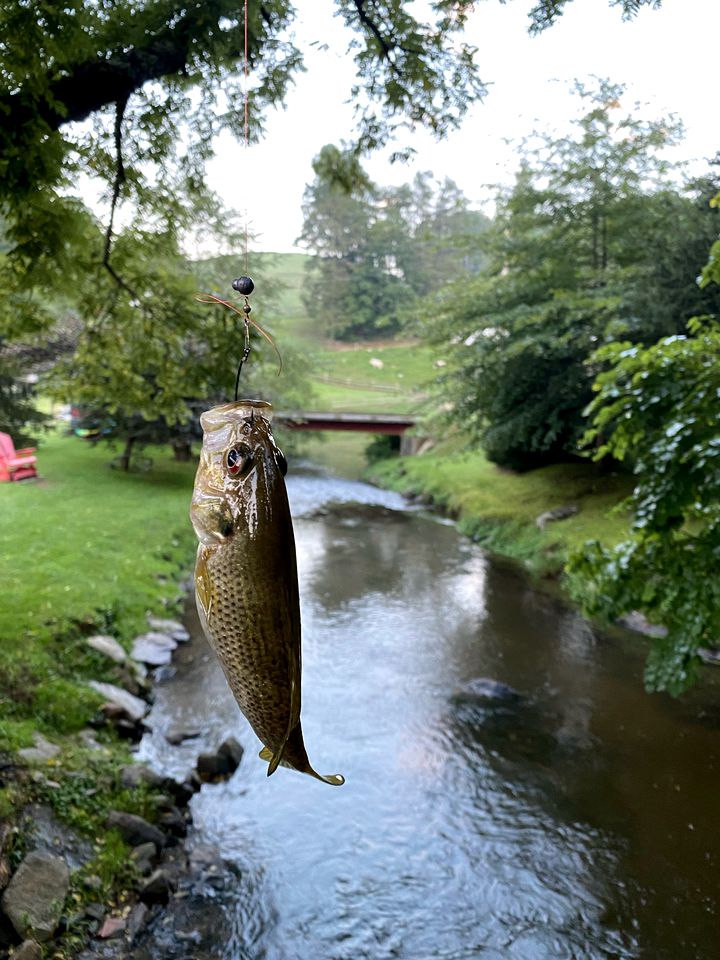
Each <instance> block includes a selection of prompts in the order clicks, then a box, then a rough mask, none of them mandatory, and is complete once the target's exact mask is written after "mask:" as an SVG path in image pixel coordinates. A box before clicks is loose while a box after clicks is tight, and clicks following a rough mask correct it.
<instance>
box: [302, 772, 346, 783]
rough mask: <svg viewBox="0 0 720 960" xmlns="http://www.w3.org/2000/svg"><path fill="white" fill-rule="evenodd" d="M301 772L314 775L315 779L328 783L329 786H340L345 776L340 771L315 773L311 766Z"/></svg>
mask: <svg viewBox="0 0 720 960" xmlns="http://www.w3.org/2000/svg"><path fill="white" fill-rule="evenodd" d="M301 772H302V773H307V774H308V775H309V776H311V777H315V779H316V780H322V782H323V783H329V784H330V786H331V787H341V786H342V785H343V784H344V783H345V777H344V776H343V775H342V774H341V773H326V774H322V773H317V772H316V771H315V770H313V768H312V767H308V769H307V770H302V771H301Z"/></svg>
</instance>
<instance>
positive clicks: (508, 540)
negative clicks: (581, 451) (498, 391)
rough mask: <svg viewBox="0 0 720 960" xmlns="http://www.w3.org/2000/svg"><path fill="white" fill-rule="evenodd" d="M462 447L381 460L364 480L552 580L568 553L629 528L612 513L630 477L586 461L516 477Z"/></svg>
mask: <svg viewBox="0 0 720 960" xmlns="http://www.w3.org/2000/svg"><path fill="white" fill-rule="evenodd" d="M464 447H465V442H464V441H463V440H462V439H461V438H455V439H453V440H450V441H446V442H445V443H444V444H441V445H439V446H438V447H436V448H435V449H434V450H433V451H432V452H430V453H427V454H425V455H423V456H418V457H403V458H397V459H393V460H384V461H381V462H380V463H377V464H375V465H374V466H372V467H371V468H369V469H368V471H367V476H368V477H369V479H370V480H372V481H373V482H374V483H378V484H380V485H382V486H387V487H391V488H392V489H394V490H398V491H400V492H401V493H404V494H409V495H417V496H421V497H424V498H426V499H427V500H428V501H429V502H432V503H433V504H435V505H436V506H438V507H440V508H441V509H442V510H444V511H445V512H446V513H448V514H449V515H450V516H452V517H454V518H456V519H457V521H458V526H459V528H460V530H461V531H462V532H463V533H465V534H467V535H468V536H471V537H472V538H473V539H474V540H475V541H477V542H478V543H480V544H482V545H483V546H484V547H485V548H486V549H488V550H490V551H492V552H493V553H497V554H499V555H502V556H505V557H510V558H512V559H514V560H517V561H520V562H521V563H522V564H523V565H524V566H525V567H526V568H527V569H528V570H530V572H531V573H533V574H534V575H536V576H542V577H548V576H552V577H555V576H558V575H559V574H560V573H561V572H562V569H563V565H564V563H565V560H566V558H567V555H568V553H569V551H570V550H572V549H573V548H575V547H579V546H582V544H583V543H584V542H585V541H586V540H590V539H595V538H596V539H600V540H602V541H603V542H605V543H613V542H615V541H617V540H619V539H620V538H621V537H622V536H623V534H624V533H625V531H626V530H627V517H626V516H624V515H622V514H621V513H616V512H615V513H614V512H613V508H614V507H615V506H616V505H617V504H618V503H619V502H620V501H621V500H622V499H623V497H625V496H626V495H627V494H628V493H629V490H630V483H631V479H630V478H629V477H627V476H623V475H618V474H608V473H601V472H599V471H598V469H597V468H596V467H595V466H594V465H593V464H590V463H573V464H556V465H554V466H551V467H545V468H542V469H540V470H533V471H531V472H529V473H524V474H517V473H512V472H510V471H507V470H502V469H500V468H499V467H497V466H495V465H494V464H492V463H490V462H489V461H488V460H487V459H486V457H485V456H484V455H483V454H482V452H481V451H477V450H472V451H467V450H466V449H464ZM569 505H573V506H575V507H577V508H578V512H577V514H575V515H574V516H571V517H568V518H566V519H564V520H560V521H556V522H549V523H547V524H546V525H545V527H544V529H542V530H541V529H539V528H538V526H537V524H536V519H537V518H538V516H539V515H540V514H542V513H545V512H546V511H549V510H553V509H555V508H557V507H563V506H569Z"/></svg>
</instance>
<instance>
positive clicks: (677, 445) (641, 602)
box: [571, 318, 720, 694]
mask: <svg viewBox="0 0 720 960" xmlns="http://www.w3.org/2000/svg"><path fill="white" fill-rule="evenodd" d="M596 360H597V362H598V363H609V364H610V367H609V369H607V370H605V371H603V372H602V373H601V374H600V375H599V376H598V378H597V382H596V385H595V389H596V391H597V396H596V397H595V399H594V400H593V402H592V404H591V405H590V409H589V413H590V415H591V416H592V417H593V426H592V428H591V429H590V431H589V432H588V435H587V440H588V443H594V444H596V445H597V449H596V452H595V458H596V459H599V458H600V457H603V456H605V455H606V454H608V453H609V454H611V455H612V456H614V457H616V458H617V459H618V460H623V461H626V462H628V463H630V464H631V465H632V468H633V470H634V473H635V480H636V483H635V488H634V490H633V493H632V495H631V496H630V497H629V498H628V500H627V502H626V506H628V507H629V508H632V510H633V512H634V520H633V524H632V529H631V533H630V536H629V538H628V539H626V540H624V541H623V542H622V543H620V544H619V545H617V546H616V547H615V548H613V549H608V548H607V547H603V546H601V545H600V544H598V543H597V542H592V543H590V544H588V545H587V546H586V547H585V548H584V549H583V550H582V551H579V552H578V553H576V555H575V557H574V558H573V561H572V564H571V573H572V574H573V576H574V583H575V592H576V595H577V597H578V598H579V599H580V600H581V601H582V602H583V604H584V606H585V608H586V609H587V610H588V612H589V613H591V614H598V615H602V616H604V617H607V618H609V619H615V618H617V617H618V616H620V615H622V614H624V613H627V612H628V611H631V610H641V611H642V612H643V613H645V614H646V615H647V617H648V618H649V619H650V620H651V621H652V622H654V623H657V624H661V625H663V626H664V627H666V628H667V636H666V637H662V638H660V639H658V640H656V641H655V642H654V646H653V650H652V653H651V655H650V657H649V660H648V664H647V670H646V683H647V686H648V688H649V689H650V690H669V691H670V692H671V693H673V694H678V693H680V692H681V691H682V690H684V689H685V688H686V687H688V686H689V685H690V684H691V683H692V682H693V681H694V680H695V679H697V666H698V663H699V659H698V649H699V648H700V647H703V646H713V645H715V644H716V643H717V642H718V634H717V624H718V619H719V617H720V585H719V584H718V581H717V578H716V577H715V576H714V575H712V572H713V571H715V570H716V568H717V564H718V558H719V557H720V427H719V426H718V420H717V401H718V398H719V397H720V325H719V324H718V322H717V320H715V319H711V318H704V319H703V318H701V319H696V320H692V321H691V322H690V324H689V328H688V334H687V335H685V336H673V337H666V338H664V339H662V340H660V341H659V342H658V343H656V344H654V345H653V346H650V347H647V348H643V347H641V346H639V345H637V344H631V343H619V344H611V345H608V346H605V347H604V348H603V349H601V350H600V351H598V354H597V357H596Z"/></svg>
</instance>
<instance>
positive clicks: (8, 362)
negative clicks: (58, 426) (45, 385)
mask: <svg viewBox="0 0 720 960" xmlns="http://www.w3.org/2000/svg"><path fill="white" fill-rule="evenodd" d="M46 420H47V418H46V417H45V416H44V415H43V414H42V413H40V411H38V409H37V407H36V405H35V397H34V388H33V385H32V384H31V383H29V382H28V380H27V379H26V378H25V379H23V378H21V377H20V376H19V371H18V368H17V365H16V363H15V361H14V359H13V357H12V356H10V355H9V354H8V351H7V350H6V348H5V347H4V345H3V342H2V339H0V431H2V432H3V433H9V434H10V436H11V437H12V438H13V442H14V444H15V446H16V447H22V446H24V445H26V444H29V443H36V442H37V439H36V437H35V436H33V433H34V431H36V430H38V429H40V428H41V427H42V426H44V424H45V423H46Z"/></svg>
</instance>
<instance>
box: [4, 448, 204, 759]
mask: <svg viewBox="0 0 720 960" xmlns="http://www.w3.org/2000/svg"><path fill="white" fill-rule="evenodd" d="M150 453H151V455H152V456H153V457H154V458H155V466H154V468H153V469H152V471H150V472H149V473H147V474H123V473H120V472H118V471H115V470H111V469H110V468H109V467H108V466H107V464H108V461H109V460H110V458H111V452H110V451H109V450H108V449H107V448H106V447H98V448H93V447H91V446H90V445H89V444H88V443H87V442H85V441H82V440H79V439H77V438H75V437H66V436H59V435H51V436H50V437H48V438H47V439H46V440H45V441H44V442H43V443H42V445H41V446H40V449H39V451H38V467H39V472H40V474H41V476H42V479H41V480H40V481H37V482H23V483H18V484H2V485H0V551H1V552H0V581H2V584H3V604H2V608H1V609H0V647H1V649H2V656H3V671H2V674H1V678H0V739H3V737H2V734H3V733H5V735H6V736H9V737H10V739H11V740H13V739H15V738H14V737H13V736H10V735H11V734H12V733H13V732H14V733H15V734H16V735H18V736H19V738H20V739H22V740H25V741H26V740H27V739H28V736H29V731H30V730H31V729H32V727H33V725H35V726H36V727H40V728H41V729H43V728H47V729H48V730H50V731H58V730H59V731H66V732H70V731H72V730H74V729H77V728H78V727H80V726H82V725H84V724H85V723H86V722H87V718H88V716H89V715H90V714H91V712H92V709H93V708H94V705H95V704H96V702H97V697H96V696H95V695H94V694H92V693H90V692H89V691H88V689H87V687H86V686H85V684H84V682H83V680H84V679H85V678H86V677H93V676H94V677H97V676H99V675H100V673H101V672H102V671H103V670H106V669H107V666H108V665H107V663H106V662H105V661H104V660H103V659H102V658H101V657H100V656H99V654H95V653H92V652H88V650H87V648H86V646H85V643H84V639H83V634H86V633H87V632H88V631H92V629H93V628H96V629H97V630H99V631H103V632H105V631H107V632H110V633H113V634H114V635H116V636H118V637H119V638H120V639H121V640H122V639H124V640H128V639H130V638H131V637H132V636H133V635H134V634H136V633H137V632H140V631H141V630H143V629H145V628H146V614H147V612H148V611H159V610H162V609H163V608H164V601H167V600H173V599H176V598H177V597H178V596H179V594H178V589H177V585H176V582H175V581H176V580H177V578H178V576H179V574H180V572H186V571H187V569H188V566H189V564H190V559H191V556H192V551H193V544H194V534H193V532H192V529H191V527H190V524H189V521H188V518H187V511H188V504H189V499H190V493H191V487H192V478H193V473H194V465H193V464H180V463H175V462H173V461H172V460H171V459H170V457H169V456H168V454H167V453H165V452H163V451H151V452H150ZM8 723H9V724H10V727H12V726H13V724H15V726H14V727H13V729H12V730H11V729H10V727H8V725H7V724H8ZM18 724H19V726H18Z"/></svg>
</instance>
